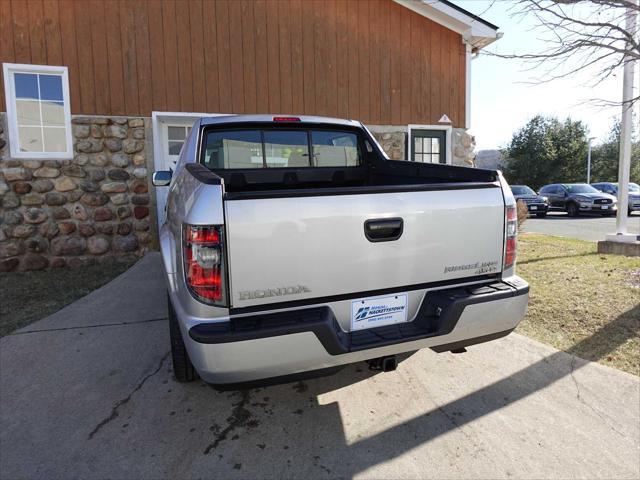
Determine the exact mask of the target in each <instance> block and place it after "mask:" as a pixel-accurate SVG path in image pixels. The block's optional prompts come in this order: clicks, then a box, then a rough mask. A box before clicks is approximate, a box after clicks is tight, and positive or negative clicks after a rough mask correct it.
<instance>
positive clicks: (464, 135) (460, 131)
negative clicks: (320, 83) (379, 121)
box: [367, 125, 476, 167]
mask: <svg viewBox="0 0 640 480" xmlns="http://www.w3.org/2000/svg"><path fill="white" fill-rule="evenodd" d="M367 127H368V128H369V131H370V132H371V133H372V134H373V136H374V137H376V140H377V141H378V143H379V144H380V146H381V147H382V148H383V149H384V151H385V152H386V153H387V155H388V156H389V158H390V159H391V160H406V159H407V142H408V139H407V137H408V132H407V131H408V129H407V127H405V126H397V125H395V126H382V125H368V126H367ZM475 148H476V139H475V137H474V136H473V135H471V134H470V133H469V132H467V131H466V130H465V129H464V128H453V129H452V131H451V164H452V165H460V166H464V167H473V166H475Z"/></svg>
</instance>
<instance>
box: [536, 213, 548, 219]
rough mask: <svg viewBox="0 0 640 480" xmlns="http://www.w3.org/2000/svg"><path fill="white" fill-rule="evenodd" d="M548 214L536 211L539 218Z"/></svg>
mask: <svg viewBox="0 0 640 480" xmlns="http://www.w3.org/2000/svg"><path fill="white" fill-rule="evenodd" d="M546 216H547V212H538V213H536V217H538V218H544V217H546Z"/></svg>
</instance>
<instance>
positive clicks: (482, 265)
mask: <svg viewBox="0 0 640 480" xmlns="http://www.w3.org/2000/svg"><path fill="white" fill-rule="evenodd" d="M467 270H473V271H474V272H473V273H474V274H475V275H483V274H485V273H493V272H497V271H498V260H491V261H488V262H475V263H466V264H463V265H449V266H446V267H444V272H443V273H454V272H464V271H467Z"/></svg>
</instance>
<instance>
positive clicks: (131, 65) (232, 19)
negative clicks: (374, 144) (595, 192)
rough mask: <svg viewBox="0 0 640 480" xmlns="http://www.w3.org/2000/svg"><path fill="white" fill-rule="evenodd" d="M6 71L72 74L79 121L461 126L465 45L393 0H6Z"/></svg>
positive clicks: (1, 15) (2, 47) (1, 33)
mask: <svg viewBox="0 0 640 480" xmlns="http://www.w3.org/2000/svg"><path fill="white" fill-rule="evenodd" d="M0 61H2V62H12V63H27V64H43V65H46V64H48V65H66V66H68V67H69V81H70V92H71V110H72V112H73V113H74V114H94V115H130V116H134V115H141V116H150V115H151V111H152V110H158V111H185V112H188V111H196V112H210V113H268V112H271V113H292V114H316V115H329V116H337V117H349V118H355V119H359V120H363V121H364V122H366V123H370V124H381V125H402V124H408V123H420V124H434V123H437V121H438V119H439V118H440V116H441V115H443V114H447V115H448V116H449V117H450V118H451V119H452V121H453V124H454V126H458V127H463V126H464V123H465V118H464V115H465V104H464V103H465V68H466V63H465V49H464V45H463V43H462V39H461V37H460V35H459V34H457V33H455V32H453V31H451V30H448V29H446V28H445V27H442V26H440V25H439V24H436V23H434V22H432V21H430V20H428V19H426V18H424V17H422V16H420V15H418V14H417V13H414V12H413V11H411V10H408V9H407V8H405V7H402V6H400V5H398V4H397V3H395V2H393V1H391V0H360V1H355V0H353V1H349V0H215V1H212V0H190V1H183V0H161V1H158V0H148V1H144V0H141V1H137V0H136V1H133V0H131V1H125V0H0ZM2 92H4V90H2ZM1 97H2V98H0V111H5V105H4V103H5V99H4V94H3V95H1Z"/></svg>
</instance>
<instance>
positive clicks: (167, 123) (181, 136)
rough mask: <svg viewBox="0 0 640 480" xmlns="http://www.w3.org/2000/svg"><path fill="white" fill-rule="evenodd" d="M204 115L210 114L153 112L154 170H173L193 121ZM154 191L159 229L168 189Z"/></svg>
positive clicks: (159, 188) (163, 214)
mask: <svg viewBox="0 0 640 480" xmlns="http://www.w3.org/2000/svg"><path fill="white" fill-rule="evenodd" d="M204 116H210V115H209V114H206V113H202V114H196V113H193V114H182V113H173V112H153V115H152V122H153V138H154V140H153V147H154V148H153V150H154V155H153V163H154V169H155V170H156V171H158V170H172V171H175V169H176V163H177V161H178V157H179V156H180V150H181V149H182V146H183V145H184V141H185V139H186V138H187V135H188V134H189V132H190V131H191V127H192V126H193V123H194V122H195V121H196V120H197V119H198V118H200V117H204ZM155 191H156V206H157V214H158V229H159V228H160V227H161V226H162V224H163V223H164V221H165V217H166V215H165V205H166V202H167V193H168V191H169V189H168V188H167V187H158V188H156V189H155Z"/></svg>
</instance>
